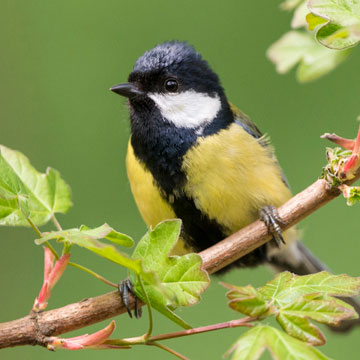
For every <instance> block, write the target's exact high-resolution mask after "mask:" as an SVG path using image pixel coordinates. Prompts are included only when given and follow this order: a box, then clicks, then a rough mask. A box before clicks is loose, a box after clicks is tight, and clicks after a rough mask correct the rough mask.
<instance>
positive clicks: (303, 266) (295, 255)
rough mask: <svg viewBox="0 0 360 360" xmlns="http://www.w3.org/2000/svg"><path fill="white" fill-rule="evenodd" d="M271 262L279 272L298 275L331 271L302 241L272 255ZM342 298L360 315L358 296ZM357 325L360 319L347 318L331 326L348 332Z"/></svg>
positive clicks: (332, 328)
mask: <svg viewBox="0 0 360 360" xmlns="http://www.w3.org/2000/svg"><path fill="white" fill-rule="evenodd" d="M269 264H270V265H271V267H273V268H275V270H276V271H278V272H281V271H285V270H287V271H290V272H292V273H294V274H297V275H307V274H313V273H317V272H319V271H324V270H326V271H329V272H331V270H329V268H328V267H327V266H326V265H325V264H323V263H322V262H321V261H320V260H319V259H318V258H316V256H315V255H313V254H312V253H311V251H310V250H309V249H308V248H306V247H305V245H303V244H302V243H301V242H300V241H294V242H293V243H291V244H288V245H287V246H286V247H284V249H283V250H282V251H280V252H277V253H276V254H274V255H273V256H271V257H270V258H269ZM340 299H341V300H343V301H345V302H346V303H348V304H349V305H351V306H353V307H354V309H355V311H356V312H357V313H358V314H359V315H360V302H359V301H358V300H357V299H356V298H354V297H352V298H351V297H340ZM357 325H360V319H354V320H345V321H342V322H341V323H340V325H339V326H336V327H330V329H331V330H333V331H337V332H346V331H350V330H351V329H352V328H353V327H355V326H357Z"/></svg>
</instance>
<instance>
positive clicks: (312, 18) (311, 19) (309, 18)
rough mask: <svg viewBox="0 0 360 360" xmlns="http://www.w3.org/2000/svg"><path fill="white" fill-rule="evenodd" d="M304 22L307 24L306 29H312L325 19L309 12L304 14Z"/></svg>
mask: <svg viewBox="0 0 360 360" xmlns="http://www.w3.org/2000/svg"><path fill="white" fill-rule="evenodd" d="M306 22H307V24H308V29H309V30H310V31H312V30H314V29H315V28H316V27H317V26H319V25H322V24H325V23H327V20H326V19H323V18H322V17H320V16H316V15H314V14H313V13H309V14H307V15H306Z"/></svg>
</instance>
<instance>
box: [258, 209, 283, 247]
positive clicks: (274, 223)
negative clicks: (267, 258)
mask: <svg viewBox="0 0 360 360" xmlns="http://www.w3.org/2000/svg"><path fill="white" fill-rule="evenodd" d="M260 220H262V221H263V222H264V223H265V225H266V227H267V229H268V232H269V234H271V235H272V236H273V238H274V239H275V241H276V244H277V245H278V247H281V245H284V244H286V243H285V240H284V238H283V236H282V230H281V228H280V225H284V222H283V221H282V220H281V218H280V216H279V213H278V212H277V210H276V208H275V207H274V206H272V205H269V206H265V207H263V208H262V209H261V210H260Z"/></svg>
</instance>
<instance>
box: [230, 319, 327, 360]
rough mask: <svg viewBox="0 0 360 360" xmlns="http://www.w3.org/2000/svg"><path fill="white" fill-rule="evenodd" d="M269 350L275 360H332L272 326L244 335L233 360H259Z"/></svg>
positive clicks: (234, 351) (239, 341)
mask: <svg viewBox="0 0 360 360" xmlns="http://www.w3.org/2000/svg"><path fill="white" fill-rule="evenodd" d="M265 349H268V350H269V351H270V353H271V355H272V358H273V359H276V360H279V359H286V360H326V359H328V360H329V359H330V358H328V357H327V356H325V355H324V354H322V353H321V352H320V351H318V350H317V349H315V348H314V347H312V346H309V345H307V344H306V343H304V342H303V341H300V340H297V339H295V338H293V337H291V336H289V335H287V334H285V333H283V332H282V331H279V330H277V329H275V328H273V327H272V326H263V325H257V326H255V327H253V328H252V329H251V330H248V331H247V332H245V334H243V335H242V336H241V337H240V338H239V340H238V341H237V342H236V343H235V344H234V346H233V347H232V349H231V350H230V351H231V352H233V356H232V360H257V359H259V358H260V356H261V355H262V353H263V352H264V351H265Z"/></svg>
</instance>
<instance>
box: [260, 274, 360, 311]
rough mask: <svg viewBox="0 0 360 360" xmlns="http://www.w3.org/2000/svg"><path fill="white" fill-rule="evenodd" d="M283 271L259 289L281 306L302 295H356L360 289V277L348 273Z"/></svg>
mask: <svg viewBox="0 0 360 360" xmlns="http://www.w3.org/2000/svg"><path fill="white" fill-rule="evenodd" d="M289 274H290V273H287V272H285V273H281V274H279V275H278V276H277V277H276V278H275V279H274V280H272V281H271V282H269V283H268V284H266V285H265V286H264V287H263V288H260V289H258V290H259V292H260V293H261V294H262V295H264V296H265V297H269V295H270V297H271V298H272V299H273V300H274V301H275V303H276V304H277V305H279V306H285V305H286V304H289V303H291V302H293V301H295V300H297V299H298V298H299V297H300V296H303V295H308V294H318V293H322V294H327V295H334V296H354V295H357V293H358V292H359V289H360V278H354V277H351V276H348V275H345V274H343V275H332V274H330V273H328V272H327V271H322V272H319V273H316V274H310V275H305V276H297V275H292V274H290V276H289Z"/></svg>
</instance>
